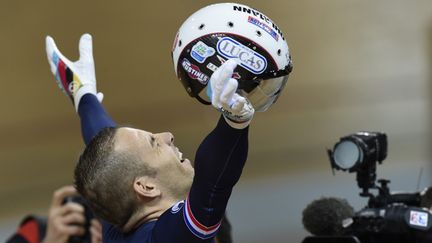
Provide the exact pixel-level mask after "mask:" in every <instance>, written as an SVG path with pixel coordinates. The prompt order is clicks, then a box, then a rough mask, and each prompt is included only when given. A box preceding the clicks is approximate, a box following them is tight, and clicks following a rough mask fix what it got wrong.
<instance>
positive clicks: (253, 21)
mask: <svg viewBox="0 0 432 243" xmlns="http://www.w3.org/2000/svg"><path fill="white" fill-rule="evenodd" d="M248 22H249V23H251V24H253V25H256V26H258V27H259V28H261V29H263V30H264V31H265V32H267V33H268V34H269V35H270V36H271V37H273V39H275V40H276V41H278V40H279V36H278V34H277V33H276V31H274V30H273V29H272V28H271V27H270V26H268V25H266V24H265V23H264V22H261V21H260V20H259V19H256V18H254V17H252V16H248Z"/></svg>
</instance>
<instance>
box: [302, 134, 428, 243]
mask: <svg viewBox="0 0 432 243" xmlns="http://www.w3.org/2000/svg"><path fill="white" fill-rule="evenodd" d="M327 152H328V156H329V158H330V163H331V167H332V169H333V172H334V169H336V170H342V171H348V172H350V173H357V176H356V179H357V183H358V186H359V188H361V189H362V192H361V193H360V196H361V197H368V198H369V200H368V205H367V206H366V207H365V208H364V209H362V210H360V211H358V212H356V213H354V215H353V216H352V217H350V218H348V219H345V220H343V223H342V224H343V228H344V230H343V232H342V233H341V234H340V235H337V236H310V237H307V238H306V239H305V240H304V241H303V242H305V243H313V242H321V243H325V242H340V243H345V242H346V243H348V242H358V243H375V242H393V243H399V242H400V243H408V242H409V243H413V242H430V240H431V238H432V214H431V212H430V211H429V210H427V209H425V208H422V206H424V205H423V204H422V196H421V193H420V192H414V193H396V194H395V193H391V192H390V188H389V186H388V184H389V183H390V181H389V180H385V179H380V180H378V183H376V165H377V163H379V164H381V163H382V162H383V161H384V159H385V158H386V156H387V136H386V134H385V133H381V132H358V133H355V134H351V135H348V136H345V137H342V138H341V139H340V141H339V142H337V143H336V144H335V145H334V148H333V150H329V149H328V150H327ZM370 190H377V191H378V193H372V192H370Z"/></svg>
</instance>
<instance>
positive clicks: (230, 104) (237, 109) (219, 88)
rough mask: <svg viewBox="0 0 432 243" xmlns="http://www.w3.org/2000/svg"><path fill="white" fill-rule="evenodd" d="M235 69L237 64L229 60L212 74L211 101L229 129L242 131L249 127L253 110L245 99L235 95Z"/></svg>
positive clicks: (236, 83) (236, 84) (236, 85)
mask: <svg viewBox="0 0 432 243" xmlns="http://www.w3.org/2000/svg"><path fill="white" fill-rule="evenodd" d="M236 67H237V62H236V61H235V60H234V59H230V60H228V61H226V62H225V63H224V64H222V65H221V66H220V67H219V68H218V69H217V70H216V71H215V72H214V73H213V74H212V76H211V78H210V88H211V101H212V105H213V106H214V107H215V108H216V109H217V110H218V111H219V112H221V113H222V114H223V116H224V118H225V120H226V121H227V123H228V124H229V125H230V126H231V127H233V128H237V129H242V128H245V127H247V126H248V125H249V123H250V121H251V120H252V117H253V114H254V112H255V110H254V108H253V107H252V105H251V103H250V102H249V101H248V100H247V99H246V98H245V97H242V96H240V95H239V94H237V93H236V90H237V87H238V82H237V80H235V79H233V78H232V75H233V72H234V69H235V68H236Z"/></svg>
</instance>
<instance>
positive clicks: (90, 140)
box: [46, 34, 254, 243]
mask: <svg viewBox="0 0 432 243" xmlns="http://www.w3.org/2000/svg"><path fill="white" fill-rule="evenodd" d="M46 50H47V55H48V61H49V64H50V67H51V71H52V72H53V74H54V75H55V76H56V79H57V81H58V84H59V87H60V89H62V90H63V91H64V92H65V93H66V94H67V95H68V96H69V97H70V98H71V100H72V102H73V104H74V106H75V109H76V111H77V112H78V114H79V116H80V120H81V127H82V135H83V139H84V141H85V143H86V149H85V151H84V152H83V154H82V155H81V157H80V159H79V162H78V164H77V166H76V168H75V183H76V188H77V189H78V191H79V193H80V194H81V195H82V196H83V197H84V198H85V199H86V200H87V202H88V204H89V205H90V207H91V208H92V209H93V211H94V213H95V214H96V215H97V216H99V217H100V218H101V219H102V220H103V241H104V242H148V243H150V242H159V243H165V242H167V243H168V242H169V243H175V242H187V243H192V242H214V237H215V235H216V233H217V231H218V228H219V227H220V224H221V221H222V219H223V215H224V212H225V209H226V206H227V203H228V199H229V197H230V194H231V191H232V188H233V186H234V185H235V184H236V182H237V181H238V180H239V178H240V175H241V172H242V169H243V166H244V164H245V162H246V158H247V151H248V126H249V123H250V121H251V119H252V117H253V114H254V109H253V107H252V106H251V105H250V103H249V102H248V101H247V100H246V99H245V98H244V97H241V96H240V95H238V94H237V93H235V91H236V89H237V81H236V80H235V79H233V78H231V77H232V75H233V72H234V69H235V68H236V66H237V63H236V61H235V60H229V61H227V62H225V63H224V64H223V65H222V66H221V67H219V69H218V70H217V71H215V72H214V74H213V75H212V77H211V79H210V86H211V94H210V96H211V100H212V104H213V106H214V107H216V108H217V110H218V111H220V112H221V113H222V116H221V118H220V119H219V122H218V124H217V126H216V128H215V129H214V130H213V131H212V132H211V133H210V134H209V135H208V136H207V137H206V138H205V139H204V140H203V142H202V143H201V145H200V146H199V148H198V150H197V153H196V158H195V168H193V167H192V165H191V162H190V161H189V160H188V159H186V158H183V156H182V153H181V152H180V150H179V149H178V148H177V147H176V146H175V145H174V136H173V135H172V134H171V133H169V132H165V133H156V134H155V133H151V132H148V131H144V130H138V129H134V128H128V127H117V125H116V124H115V122H114V121H112V119H111V118H110V117H109V116H108V114H107V113H106V112H105V110H104V108H103V107H102V105H101V103H100V102H101V101H102V98H103V95H102V94H101V93H97V89H96V78H95V72H94V62H93V54H92V37H91V36H90V35H89V34H84V35H83V36H82V37H81V39H80V43H79V51H80V59H79V60H78V61H76V62H71V61H69V60H68V59H67V58H65V57H64V56H63V55H62V54H61V53H60V51H59V50H58V49H57V47H56V45H55V43H54V40H53V39H52V38H51V37H49V36H48V37H47V39H46Z"/></svg>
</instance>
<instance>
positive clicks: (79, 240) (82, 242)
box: [63, 196, 94, 243]
mask: <svg viewBox="0 0 432 243" xmlns="http://www.w3.org/2000/svg"><path fill="white" fill-rule="evenodd" d="M69 202H73V203H77V204H80V205H81V206H83V207H84V217H85V224H84V229H85V233H84V235H82V236H71V237H69V241H68V242H69V243H91V235H90V225H91V220H92V219H93V218H94V215H93V212H92V211H91V209H90V207H89V206H88V205H87V204H86V202H85V200H84V198H82V197H81V196H69V197H66V198H65V199H64V200H63V204H66V203H69Z"/></svg>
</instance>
